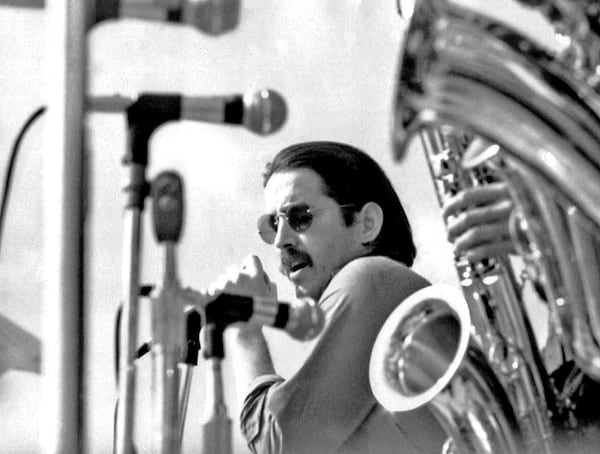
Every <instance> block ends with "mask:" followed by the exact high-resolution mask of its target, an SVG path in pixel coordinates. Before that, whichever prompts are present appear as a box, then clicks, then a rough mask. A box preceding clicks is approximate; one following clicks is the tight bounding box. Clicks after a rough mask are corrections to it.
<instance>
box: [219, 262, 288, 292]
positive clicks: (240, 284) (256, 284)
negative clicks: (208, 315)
mask: <svg viewBox="0 0 600 454" xmlns="http://www.w3.org/2000/svg"><path fill="white" fill-rule="evenodd" d="M208 293H209V294H210V295H211V296H217V295H218V294H220V293H233V294H236V295H249V296H267V297H272V298H277V287H276V285H275V284H273V283H272V282H271V280H270V279H269V276H268V275H267V273H266V272H265V271H264V269H263V266H262V263H261V262H260V259H259V258H258V257H257V256H255V255H250V256H248V257H246V258H245V259H244V261H243V262H242V264H241V265H240V266H239V267H238V266H230V267H229V268H228V269H227V271H226V272H225V273H224V274H222V275H221V276H219V277H218V278H217V279H216V280H215V281H214V282H213V283H212V284H210V286H209V287H208Z"/></svg>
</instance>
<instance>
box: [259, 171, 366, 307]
mask: <svg viewBox="0 0 600 454" xmlns="http://www.w3.org/2000/svg"><path fill="white" fill-rule="evenodd" d="M265 198H266V207H267V212H268V213H274V214H279V213H286V212H287V209H289V208H290V207H292V206H297V205H307V206H308V207H309V208H311V209H312V210H314V212H313V219H312V223H311V224H310V227H308V229H306V230H304V231H302V232H296V231H294V229H292V228H291V227H290V225H289V224H288V222H287V220H286V219H285V218H284V217H283V216H281V217H280V218H279V219H278V227H277V235H276V236H275V242H274V243H273V244H274V246H275V247H277V249H278V250H279V253H280V258H281V264H280V271H281V272H282V273H283V274H284V275H285V276H287V278H288V279H289V280H290V281H291V282H292V283H293V284H294V286H295V288H296V296H297V297H303V296H308V297H311V298H314V299H315V300H318V299H319V297H320V296H321V294H322V293H323V290H324V289H325V287H326V286H327V284H328V283H329V281H330V280H331V278H332V277H333V276H334V275H335V274H336V273H337V272H338V271H339V269H340V268H342V267H343V266H344V265H345V264H346V263H348V262H349V261H350V260H352V259H354V258H356V257H359V256H361V255H364V253H365V252H366V251H365V246H363V244H362V239H361V234H360V232H361V228H360V224H352V225H350V226H346V225H345V224H344V220H343V217H342V211H341V209H340V207H339V205H338V203H337V202H336V201H335V200H333V199H332V198H330V197H328V196H326V195H325V194H324V192H323V181H322V179H321V177H320V176H319V175H318V174H317V173H316V172H314V171H313V170H310V169H292V170H286V171H283V172H277V173H275V174H273V175H272V176H271V177H270V178H269V181H268V182H267V185H266V187H265Z"/></svg>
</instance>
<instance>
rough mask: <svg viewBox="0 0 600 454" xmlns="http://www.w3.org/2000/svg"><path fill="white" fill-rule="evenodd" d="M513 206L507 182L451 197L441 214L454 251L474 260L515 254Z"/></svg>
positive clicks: (469, 189)
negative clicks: (510, 220)
mask: <svg viewBox="0 0 600 454" xmlns="http://www.w3.org/2000/svg"><path fill="white" fill-rule="evenodd" d="M513 208H514V205H513V202H512V200H511V198H510V194H509V191H508V187H507V184H506V183H504V182H498V183H490V184H488V185H485V186H477V187H473V188H468V189H465V190H464V191H461V192H460V193H459V194H457V195H456V196H454V197H452V198H451V199H450V200H448V201H447V202H446V203H445V205H444V207H443V210H442V215H443V217H444V220H445V222H446V227H447V231H448V241H450V242H451V243H453V244H454V251H455V253H456V254H457V255H460V256H463V257H465V258H467V259H468V260H469V261H472V262H476V261H479V260H482V259H485V258H489V257H491V256H495V255H503V254H508V253H514V246H513V243H512V241H511V238H510V234H509V219H510V214H511V212H512V210H513Z"/></svg>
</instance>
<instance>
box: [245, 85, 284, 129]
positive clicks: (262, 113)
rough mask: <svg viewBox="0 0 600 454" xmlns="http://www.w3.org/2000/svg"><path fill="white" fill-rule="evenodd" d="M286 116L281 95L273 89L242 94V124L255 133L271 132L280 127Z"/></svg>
mask: <svg viewBox="0 0 600 454" xmlns="http://www.w3.org/2000/svg"><path fill="white" fill-rule="evenodd" d="M286 117H287V106H286V104H285V101H284V99H283V97H282V96H281V95H280V94H279V93H277V92H276V91H274V90H267V89H264V90H260V91H257V92H256V93H254V94H253V95H251V96H247V95H244V120H243V122H244V126H246V127H247V128H248V129H250V130H251V131H253V132H255V133H257V134H261V135H264V134H271V133H273V132H275V131H277V130H278V129H280V128H281V127H282V126H283V124H284V123H285V120H286Z"/></svg>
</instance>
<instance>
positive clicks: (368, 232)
mask: <svg viewBox="0 0 600 454" xmlns="http://www.w3.org/2000/svg"><path fill="white" fill-rule="evenodd" d="M358 220H359V222H360V224H361V231H360V233H361V235H362V243H363V244H368V243H370V242H372V241H374V240H375V239H376V238H377V236H378V235H379V232H381V228H382V226H383V210H382V209H381V207H380V206H379V204H377V203H375V202H367V203H365V204H364V205H363V207H362V208H361V210H360V211H359V213H358Z"/></svg>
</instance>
